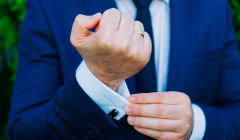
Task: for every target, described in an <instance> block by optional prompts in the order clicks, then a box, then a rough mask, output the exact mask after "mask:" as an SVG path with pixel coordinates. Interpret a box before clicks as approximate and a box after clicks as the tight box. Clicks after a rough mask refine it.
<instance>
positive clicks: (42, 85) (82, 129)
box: [9, 0, 117, 140]
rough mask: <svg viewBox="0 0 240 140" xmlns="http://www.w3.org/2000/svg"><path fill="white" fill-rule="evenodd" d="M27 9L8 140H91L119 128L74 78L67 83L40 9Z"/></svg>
mask: <svg viewBox="0 0 240 140" xmlns="http://www.w3.org/2000/svg"><path fill="white" fill-rule="evenodd" d="M26 5H27V13H26V17H25V21H24V23H23V26H22V30H21V40H20V45H19V64H18V70H17V78H16V83H15V88H14V93H13V96H12V104H11V112H10V117H9V136H10V138H11V139H14V140H15V139H16V140H21V139H24V140H28V139H31V140H33V139H34V140H38V139H39V140H43V139H75V138H76V139H90V138H94V137H96V136H97V135H102V134H104V133H106V132H107V131H109V129H113V128H116V127H117V126H116V124H115V123H114V122H113V120H111V119H110V118H109V117H108V116H107V115H106V113H105V112H103V111H102V109H101V108H99V107H98V105H96V104H95V103H94V102H93V101H92V100H91V99H90V98H89V97H88V96H87V95H86V94H85V93H84V91H83V90H82V88H81V87H80V86H79V85H78V83H77V81H76V78H75V73H72V76H71V77H70V78H69V79H68V81H67V82H63V78H62V73H61V67H60V61H59V59H60V58H59V55H58V50H57V47H56V44H55V41H54V38H53V35H52V34H51V29H50V28H49V25H48V23H47V20H46V19H45V15H44V13H43V12H42V9H41V4H40V3H39V1H38V0H31V1H30V0H29V1H27V3H26ZM96 116H97V117H96Z"/></svg>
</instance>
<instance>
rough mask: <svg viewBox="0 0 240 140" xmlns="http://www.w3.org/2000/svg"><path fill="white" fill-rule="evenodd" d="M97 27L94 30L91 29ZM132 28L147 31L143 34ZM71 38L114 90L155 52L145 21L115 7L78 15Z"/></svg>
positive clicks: (141, 66) (96, 73)
mask: <svg viewBox="0 0 240 140" xmlns="http://www.w3.org/2000/svg"><path fill="white" fill-rule="evenodd" d="M95 27H96V30H95V33H93V32H90V31H89V30H90V29H93V28H95ZM133 31H136V32H142V33H144V37H142V36H141V35H140V34H138V33H133ZM70 41H71V43H72V45H73V46H74V47H75V48H76V49H77V51H78V52H79V53H80V54H81V56H82V57H83V59H84V60H85V62H86V64H87V66H88V68H89V70H90V71H91V72H92V73H93V74H94V76H95V77H97V78H98V79H99V80H100V81H101V82H103V83H104V84H105V85H107V86H108V87H110V88H111V89H113V90H115V91H116V90H117V88H118V86H119V85H120V83H121V82H122V81H123V80H125V79H127V78H129V77H131V76H133V75H135V74H136V73H138V72H139V71H140V70H141V69H142V68H143V67H144V66H145V65H146V64H147V63H148V61H149V59H150V55H151V51H152V43H151V39H150V37H149V35H148V33H146V32H144V27H143V24H142V23H141V22H139V21H133V19H132V17H131V15H129V14H125V13H124V14H120V12H119V11H118V10H117V9H114V8H112V9H109V10H106V11H105V12H104V13H103V15H101V14H100V13H97V14H95V15H93V16H84V15H78V16H77V17H76V18H75V21H74V23H73V26H72V32H71V37H70Z"/></svg>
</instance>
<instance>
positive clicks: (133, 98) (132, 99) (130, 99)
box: [128, 96, 137, 103]
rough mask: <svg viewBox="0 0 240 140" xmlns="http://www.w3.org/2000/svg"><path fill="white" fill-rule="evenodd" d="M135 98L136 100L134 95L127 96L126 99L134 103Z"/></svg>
mask: <svg viewBox="0 0 240 140" xmlns="http://www.w3.org/2000/svg"><path fill="white" fill-rule="evenodd" d="M136 100H137V99H136V97H132V96H130V97H129V98H128V101H129V102H131V103H135V102H136Z"/></svg>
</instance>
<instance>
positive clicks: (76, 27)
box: [70, 13, 101, 46]
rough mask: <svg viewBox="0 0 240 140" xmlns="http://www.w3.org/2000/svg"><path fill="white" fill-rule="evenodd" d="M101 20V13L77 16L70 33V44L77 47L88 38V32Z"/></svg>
mask: <svg viewBox="0 0 240 140" xmlns="http://www.w3.org/2000/svg"><path fill="white" fill-rule="evenodd" d="M100 18H101V13H97V14H95V15H93V16H85V15H78V16H77V17H76V18H75V21H74V23H73V27H72V32H71V37H70V40H71V43H72V44H73V45H74V46H78V45H79V44H80V43H82V42H83V41H84V40H85V39H86V38H87V37H88V36H89V30H90V29H92V28H94V27H95V26H97V25H98V23H99V21H100Z"/></svg>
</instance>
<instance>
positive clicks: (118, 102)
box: [76, 60, 130, 120]
mask: <svg viewBox="0 0 240 140" xmlns="http://www.w3.org/2000/svg"><path fill="white" fill-rule="evenodd" d="M76 79H77V82H78V84H79V85H80V86H81V87H82V89H83V90H84V91H85V93H86V94H87V95H88V96H89V97H90V98H91V99H92V100H93V101H94V102H95V103H96V104H97V105H98V106H99V107H100V108H101V109H102V110H103V111H104V112H105V113H106V114H109V113H110V112H111V111H112V110H113V109H116V110H117V111H118V114H117V115H116V116H115V117H114V119H116V120H120V119H121V118H122V117H123V116H124V115H125V111H124V108H125V106H126V105H127V104H129V102H128V101H127V98H128V97H129V96H130V93H129V90H128V87H127V84H126V82H125V81H123V82H122V83H121V84H120V86H119V87H118V89H117V92H115V91H114V90H112V89H111V88H109V87H108V86H106V85H105V84H104V83H102V82H101V81H100V80H99V79H97V78H96V77H95V76H94V75H93V74H92V73H91V72H90V70H89V69H88V67H87V65H86V63H85V61H84V60H83V61H82V62H81V64H80V65H79V66H78V68H77V71H76Z"/></svg>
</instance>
